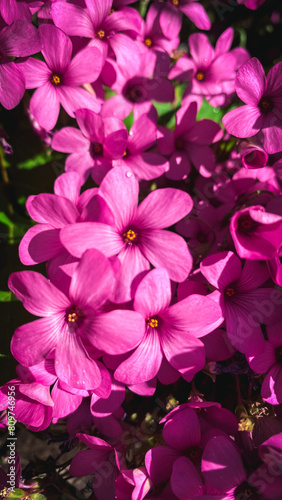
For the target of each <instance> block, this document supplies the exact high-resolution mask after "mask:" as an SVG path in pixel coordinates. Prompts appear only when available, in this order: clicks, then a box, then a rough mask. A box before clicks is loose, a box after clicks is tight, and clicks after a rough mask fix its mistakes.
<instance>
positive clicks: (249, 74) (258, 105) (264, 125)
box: [222, 57, 282, 154]
mask: <svg viewBox="0 0 282 500" xmlns="http://www.w3.org/2000/svg"><path fill="white" fill-rule="evenodd" d="M281 82H282V62H280V63H278V64H276V65H275V66H273V68H271V70H270V71H269V73H268V75H267V77H265V74H264V70H263V67H262V65H261V63H260V62H259V60H258V59H257V58H256V57H253V58H252V59H250V60H249V61H248V62H246V63H245V64H244V65H243V66H241V68H240V69H239V71H238V74H237V76H236V79H235V90H236V92H237V95H238V96H239V97H240V99H241V100H242V101H243V102H244V103H245V104H246V105H245V106H241V107H239V108H236V109H233V110H232V111H229V113H227V114H226V115H225V116H224V117H223V120H222V121H223V124H224V126H225V127H226V130H227V131H228V132H229V134H233V135H235V136H236V137H243V138H244V137H253V136H254V135H255V134H257V133H258V132H259V131H260V130H261V132H262V135H263V143H264V149H265V151H266V152H267V153H269V154H273V153H278V152H279V151H281V142H282V127H281V124H282V104H281V102H282V100H281V96H282V83H281Z"/></svg>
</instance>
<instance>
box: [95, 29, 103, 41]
mask: <svg viewBox="0 0 282 500" xmlns="http://www.w3.org/2000/svg"><path fill="white" fill-rule="evenodd" d="M95 36H96V38H100V40H103V38H105V31H104V30H100V31H98V32H97V33H96V34H95Z"/></svg>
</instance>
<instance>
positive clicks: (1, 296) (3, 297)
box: [0, 291, 12, 302]
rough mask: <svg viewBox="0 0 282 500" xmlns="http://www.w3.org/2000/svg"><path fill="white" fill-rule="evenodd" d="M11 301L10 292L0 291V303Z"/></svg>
mask: <svg viewBox="0 0 282 500" xmlns="http://www.w3.org/2000/svg"><path fill="white" fill-rule="evenodd" d="M11 300H12V292H10V291H7V292H6V291H4V292H2V291H0V302H11Z"/></svg>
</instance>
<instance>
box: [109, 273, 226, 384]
mask: <svg viewBox="0 0 282 500" xmlns="http://www.w3.org/2000/svg"><path fill="white" fill-rule="evenodd" d="M170 302H171V287H170V279H169V275H168V273H167V271H166V270H165V269H161V268H160V269H153V270H152V271H151V272H150V273H149V274H147V275H146V276H145V278H143V280H142V281H141V283H140V284H139V285H138V287H137V290H136V293H135V298H134V304H133V308H134V310H135V311H138V312H139V313H140V314H142V316H143V317H144V319H145V320H146V323H147V328H146V332H145V335H144V337H143V338H142V340H141V342H140V344H139V345H138V347H137V348H136V349H135V351H134V352H133V353H132V354H131V355H130V356H129V357H128V358H127V359H126V360H125V361H123V362H122V363H121V364H120V365H119V367H118V368H117V370H116V371H115V373H114V376H115V378H116V379H117V380H119V381H120V382H123V383H125V384H127V385H128V384H138V383H142V382H146V381H148V380H151V379H152V378H153V377H155V376H156V375H157V373H158V371H159V369H160V366H161V363H162V359H163V356H165V358H166V359H167V361H168V362H169V363H170V364H171V365H172V366H173V368H175V369H176V370H178V371H179V372H180V373H181V374H182V376H183V377H184V378H185V379H186V380H188V381H190V380H192V378H193V376H194V375H195V374H196V373H197V372H198V371H200V370H201V369H202V368H203V367H204V364H205V349H204V345H203V344H202V342H201V341H200V340H198V339H197V337H201V336H203V335H205V334H206V333H209V332H211V331H212V330H214V328H216V326H218V324H219V323H221V321H222V320H221V313H220V309H219V308H218V306H217V304H215V303H212V301H211V300H210V299H209V298H206V297H203V296H201V295H191V296H190V297H187V299H184V300H182V301H180V302H178V303H177V304H174V305H172V306H171V307H169V306H170ZM195 310H197V311H198V314H197V316H196V317H195V316H194V315H193V311H195Z"/></svg>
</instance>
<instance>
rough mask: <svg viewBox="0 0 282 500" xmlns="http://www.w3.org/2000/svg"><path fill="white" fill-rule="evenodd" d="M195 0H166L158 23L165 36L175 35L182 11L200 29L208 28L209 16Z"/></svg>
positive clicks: (179, 25) (179, 24)
mask: <svg viewBox="0 0 282 500" xmlns="http://www.w3.org/2000/svg"><path fill="white" fill-rule="evenodd" d="M196 2H197V0H167V3H166V5H164V6H163V12H162V13H161V16H160V24H161V27H162V30H163V32H164V34H165V36H166V37H167V38H172V37H174V36H177V35H178V33H179V31H180V28H181V21H182V15H181V14H182V13H183V14H185V16H187V17H188V19H190V21H192V23H194V24H195V26H197V28H199V29H200V30H209V29H210V28H211V22H210V20H209V17H208V15H207V13H206V11H205V9H204V7H203V6H202V5H201V4H200V3H198V2H197V3H196Z"/></svg>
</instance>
